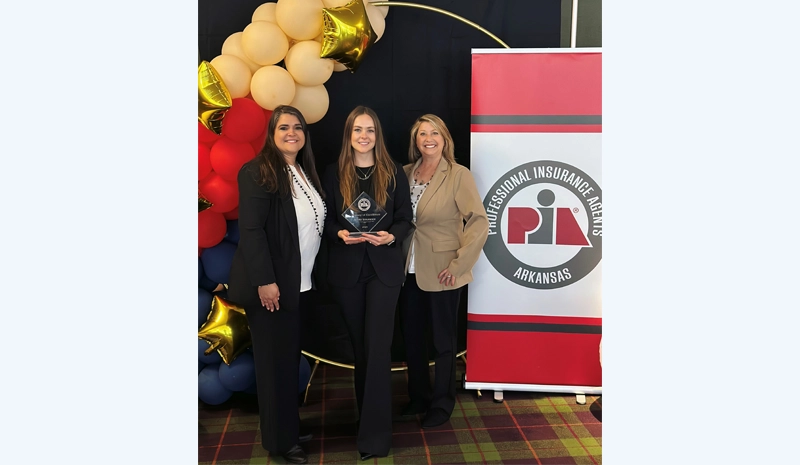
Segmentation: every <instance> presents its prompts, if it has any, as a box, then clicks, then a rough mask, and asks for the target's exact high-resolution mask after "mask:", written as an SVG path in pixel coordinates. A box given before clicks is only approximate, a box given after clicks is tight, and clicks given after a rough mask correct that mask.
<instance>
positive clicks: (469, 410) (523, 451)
mask: <svg viewBox="0 0 800 465" xmlns="http://www.w3.org/2000/svg"><path fill="white" fill-rule="evenodd" d="M312 366H313V365H312ZM464 369H465V365H464V364H463V362H461V361H459V364H458V379H462V378H461V376H462V373H463V372H464ZM352 374H353V372H352V370H349V369H346V368H339V367H335V366H330V365H326V364H322V363H321V364H320V365H319V367H318V368H317V372H316V373H315V374H314V378H313V379H312V384H311V388H310V391H309V393H308V401H307V403H306V406H304V407H301V408H300V417H301V419H302V421H303V423H304V424H306V425H308V426H310V427H311V431H312V433H313V434H314V438H313V439H312V440H311V441H310V442H307V443H305V444H303V449H304V450H305V451H306V453H307V454H308V460H309V463H311V464H314V463H319V464H322V463H325V464H354V463H363V464H433V463H459V464H461V463H486V464H495V463H497V464H558V465H561V464H564V465H566V464H570V465H573V464H596V465H599V464H602V428H601V419H602V399H601V397H600V396H589V395H587V396H586V405H578V404H577V402H576V400H575V396H574V395H556V394H553V395H544V394H541V393H533V392H508V391H506V392H504V393H503V397H504V402H502V403H495V402H494V400H493V399H492V396H493V393H492V392H491V391H489V392H484V393H483V396H482V397H478V396H477V393H476V391H471V390H470V391H465V390H463V389H460V388H459V390H458V398H457V402H456V406H455V410H454V411H453V415H452V416H451V417H450V421H449V422H448V423H445V424H444V425H442V426H439V427H438V428H434V429H427V430H423V429H422V428H421V427H420V424H419V422H420V420H421V416H420V417H416V418H415V417H400V416H398V417H396V421H395V423H394V432H393V438H392V450H391V451H390V453H389V456H388V457H381V458H377V459H371V460H367V461H365V462H361V461H360V460H359V456H358V451H357V449H356V440H355V436H356V428H355V421H356V403H355V391H354V390H353V381H352V380H353V375H352ZM405 382H406V372H405V371H395V372H393V373H392V383H393V393H394V395H393V398H392V403H393V411H394V412H396V414H397V412H399V411H400V409H401V408H402V407H403V405H404V404H405V402H406V389H405ZM199 403H200V408H199V413H198V420H199V438H198V443H199V454H198V462H199V463H200V464H210V465H233V464H273V463H274V464H282V463H285V461H284V460H283V458H282V457H270V456H269V453H268V452H267V451H265V450H264V449H263V448H262V447H261V443H260V433H259V431H258V406H257V405H256V400H255V396H253V395H247V394H241V393H236V395H235V396H234V397H232V398H231V399H230V400H228V401H227V402H226V403H224V404H222V405H218V406H208V405H205V404H203V403H202V402H199Z"/></svg>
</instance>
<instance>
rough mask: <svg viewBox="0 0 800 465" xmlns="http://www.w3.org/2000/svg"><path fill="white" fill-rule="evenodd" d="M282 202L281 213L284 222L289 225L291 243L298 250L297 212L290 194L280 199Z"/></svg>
mask: <svg viewBox="0 0 800 465" xmlns="http://www.w3.org/2000/svg"><path fill="white" fill-rule="evenodd" d="M281 202H282V203H283V214H284V216H285V217H286V224H287V225H288V226H289V231H290V232H291V233H292V238H293V240H292V244H293V245H294V248H295V250H296V251H298V252H299V251H300V239H299V237H300V236H299V233H298V232H297V212H296V211H295V209H294V200H293V199H292V195H291V194H289V195H287V196H286V197H284V198H282V199H281Z"/></svg>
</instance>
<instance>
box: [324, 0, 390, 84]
mask: <svg viewBox="0 0 800 465" xmlns="http://www.w3.org/2000/svg"><path fill="white" fill-rule="evenodd" d="M322 35H323V36H324V37H323V40H322V51H321V52H320V55H319V56H320V58H333V59H334V60H336V61H337V62H339V63H341V64H343V65H344V66H346V67H347V69H349V70H350V72H351V73H354V72H355V71H356V69H358V66H359V65H360V64H361V60H363V59H364V54H365V53H367V50H368V49H369V48H370V47H371V46H372V44H374V43H375V39H377V37H378V36H377V35H376V34H375V31H374V30H373V29H372V25H371V24H370V23H369V18H368V17H367V10H366V8H365V7H364V2H363V0H353V1H352V2H350V3H348V4H347V5H344V6H339V7H336V8H323V9H322Z"/></svg>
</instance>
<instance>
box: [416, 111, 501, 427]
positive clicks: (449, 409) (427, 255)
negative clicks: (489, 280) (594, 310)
mask: <svg viewBox="0 0 800 465" xmlns="http://www.w3.org/2000/svg"><path fill="white" fill-rule="evenodd" d="M454 154H455V150H454V147H453V138H452V137H451V136H450V131H449V130H448V129H447V126H446V125H445V124H444V121H442V119H441V118H439V117H438V116H436V115H431V114H427V115H422V116H420V117H419V118H417V121H416V122H415V123H414V125H413V126H412V128H411V140H410V141H409V146H408V161H409V162H410V163H409V164H408V165H406V166H405V167H404V169H405V172H406V175H407V176H408V179H410V180H411V183H410V190H411V205H412V209H413V212H414V213H413V215H414V225H415V226H416V229H415V230H414V232H413V234H411V235H409V237H408V238H407V239H406V241H405V242H404V243H403V250H405V251H406V254H407V255H406V256H407V262H406V270H407V272H408V276H407V277H406V282H405V285H404V286H403V292H402V294H401V296H400V325H401V326H402V329H403V341H404V343H405V347H406V363H407V365H408V396H409V400H410V402H409V403H408V405H406V406H405V408H403V412H402V413H403V415H415V414H418V413H423V412H426V415H425V418H423V419H422V427H423V428H433V427H436V426H439V425H441V424H443V423H445V422H447V420H449V419H450V415H451V414H452V413H453V407H454V406H455V402H456V343H457V339H458V332H457V323H458V305H459V300H460V297H461V290H462V288H463V287H464V286H465V285H466V284H467V283H470V282H472V267H473V266H474V265H475V262H477V261H478V256H479V255H480V253H481V249H483V244H485V243H486V238H487V237H488V235H489V220H488V218H487V216H486V210H485V209H484V207H483V201H482V199H481V196H480V195H479V194H478V189H477V187H476V186H475V180H474V179H473V178H472V173H470V171H469V170H468V169H467V168H465V167H463V166H461V165H459V164H458V163H456V160H455V155H454ZM426 330H429V331H430V332H431V333H432V336H433V347H434V351H435V353H434V356H433V360H434V361H435V371H434V374H435V378H434V382H433V389H432V390H431V382H430V373H429V368H428V353H427V348H428V338H427V337H426Z"/></svg>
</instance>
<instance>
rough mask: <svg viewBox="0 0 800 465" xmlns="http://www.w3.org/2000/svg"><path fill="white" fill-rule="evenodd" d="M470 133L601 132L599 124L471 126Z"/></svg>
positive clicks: (601, 126) (601, 128) (601, 127)
mask: <svg viewBox="0 0 800 465" xmlns="http://www.w3.org/2000/svg"><path fill="white" fill-rule="evenodd" d="M470 130H471V131H472V132H603V125H601V124H473V125H470Z"/></svg>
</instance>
